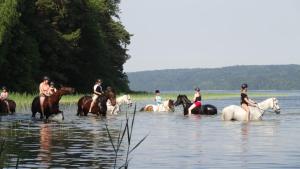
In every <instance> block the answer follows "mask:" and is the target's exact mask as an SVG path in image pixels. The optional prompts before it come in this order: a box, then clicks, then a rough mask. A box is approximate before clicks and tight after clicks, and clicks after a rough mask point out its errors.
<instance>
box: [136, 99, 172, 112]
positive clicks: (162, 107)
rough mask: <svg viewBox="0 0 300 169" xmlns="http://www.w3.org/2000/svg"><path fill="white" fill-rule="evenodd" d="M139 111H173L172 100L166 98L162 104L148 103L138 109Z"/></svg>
mask: <svg viewBox="0 0 300 169" xmlns="http://www.w3.org/2000/svg"><path fill="white" fill-rule="evenodd" d="M140 111H146V112H174V111H175V108H174V100H171V99H169V100H166V101H163V103H162V104H159V105H154V104H148V105H146V106H144V107H142V108H141V109H140Z"/></svg>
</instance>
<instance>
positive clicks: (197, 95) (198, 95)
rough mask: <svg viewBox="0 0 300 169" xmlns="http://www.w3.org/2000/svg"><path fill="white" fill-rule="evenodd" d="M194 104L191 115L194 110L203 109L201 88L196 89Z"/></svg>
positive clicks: (190, 109)
mask: <svg viewBox="0 0 300 169" xmlns="http://www.w3.org/2000/svg"><path fill="white" fill-rule="evenodd" d="M193 102H194V103H193V104H192V105H191V106H190V107H189V114H188V115H190V114H192V110H193V109H194V108H196V107H201V105H202V103H201V93H200V88H199V87H196V88H195V94H194V98H193Z"/></svg>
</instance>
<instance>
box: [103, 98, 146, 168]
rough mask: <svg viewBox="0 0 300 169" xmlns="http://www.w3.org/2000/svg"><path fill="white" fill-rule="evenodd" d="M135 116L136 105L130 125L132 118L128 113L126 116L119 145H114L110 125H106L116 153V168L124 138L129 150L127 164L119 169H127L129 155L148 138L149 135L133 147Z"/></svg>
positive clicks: (126, 157) (119, 137)
mask: <svg viewBox="0 0 300 169" xmlns="http://www.w3.org/2000/svg"><path fill="white" fill-rule="evenodd" d="M135 115H136V104H135V106H134V111H133V117H132V120H131V123H130V118H129V116H128V112H127V111H126V115H125V117H126V118H125V125H124V128H123V125H122V123H121V126H120V130H119V135H118V138H117V143H114V141H113V137H112V135H111V134H110V131H109V129H108V125H107V124H105V127H106V131H107V134H108V137H109V140H110V142H111V145H112V147H113V149H114V153H115V159H114V168H116V167H117V160H118V157H119V152H120V147H121V145H122V144H123V143H124V138H125V137H127V144H126V146H127V150H126V156H125V160H124V161H125V163H124V164H123V165H121V166H120V167H119V168H125V169H127V168H128V166H129V161H130V159H129V155H130V154H131V153H132V152H133V151H134V150H135V149H136V148H137V147H138V146H139V145H140V144H141V143H142V142H143V141H144V140H145V139H146V138H147V137H148V135H149V134H147V135H146V136H145V137H144V138H142V139H141V140H140V141H139V142H138V143H137V144H136V145H135V146H133V147H131V143H132V131H133V126H134V120H135Z"/></svg>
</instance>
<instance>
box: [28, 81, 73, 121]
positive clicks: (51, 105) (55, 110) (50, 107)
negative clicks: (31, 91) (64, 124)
mask: <svg viewBox="0 0 300 169" xmlns="http://www.w3.org/2000/svg"><path fill="white" fill-rule="evenodd" d="M74 91H75V90H74V88H71V87H61V88H60V89H58V90H57V91H56V92H55V93H53V94H52V95H51V96H47V97H46V98H45V101H44V103H43V107H44V114H43V113H42V111H41V106H40V97H39V96H37V97H35V98H34V99H33V101H32V104H31V112H32V117H34V118H35V115H36V113H37V112H39V113H40V114H41V115H40V119H41V120H42V119H43V118H44V115H45V116H46V119H48V118H49V117H50V116H51V115H55V114H59V113H61V114H62V119H64V116H63V112H62V111H60V110H59V101H60V99H61V97H62V96H63V95H66V94H71V93H74Z"/></svg>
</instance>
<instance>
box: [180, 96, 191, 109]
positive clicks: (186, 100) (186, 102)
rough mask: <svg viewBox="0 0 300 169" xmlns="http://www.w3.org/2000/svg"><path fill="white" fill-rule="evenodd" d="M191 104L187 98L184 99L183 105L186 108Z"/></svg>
mask: <svg viewBox="0 0 300 169" xmlns="http://www.w3.org/2000/svg"><path fill="white" fill-rule="evenodd" d="M191 104H192V102H191V101H190V100H189V99H186V98H183V99H182V105H183V107H184V108H188V107H190V105H191Z"/></svg>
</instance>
